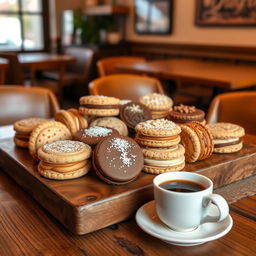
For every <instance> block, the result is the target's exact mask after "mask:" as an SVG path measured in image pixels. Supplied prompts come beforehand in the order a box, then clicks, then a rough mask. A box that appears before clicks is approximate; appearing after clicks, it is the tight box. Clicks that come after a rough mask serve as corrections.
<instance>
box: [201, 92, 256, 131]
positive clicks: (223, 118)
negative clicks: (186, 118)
mask: <svg viewBox="0 0 256 256" xmlns="http://www.w3.org/2000/svg"><path fill="white" fill-rule="evenodd" d="M255 109H256V92H255V91H241V92H230V93H224V94H220V95H217V96H216V97H215V98H214V99H213V101H212V102H211V105H210V108H209V111H208V114H207V118H206V121H207V122H208V123H216V122H230V123H235V124H238V125H241V126H242V127H244V129H245V132H246V133H249V134H255V135H256V125H255V120H256V111H255Z"/></svg>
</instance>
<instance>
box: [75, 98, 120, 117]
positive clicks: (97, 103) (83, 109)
mask: <svg viewBox="0 0 256 256" xmlns="http://www.w3.org/2000/svg"><path fill="white" fill-rule="evenodd" d="M119 107H120V99H117V98H114V97H107V96H100V95H95V96H92V95H91V96H84V97H81V98H80V107H79V111H80V113H82V114H83V115H93V116H117V115H118V114H119Z"/></svg>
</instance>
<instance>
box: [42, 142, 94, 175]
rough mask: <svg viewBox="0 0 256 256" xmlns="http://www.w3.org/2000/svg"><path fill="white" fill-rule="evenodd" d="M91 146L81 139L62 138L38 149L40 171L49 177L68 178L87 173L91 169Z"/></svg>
mask: <svg viewBox="0 0 256 256" xmlns="http://www.w3.org/2000/svg"><path fill="white" fill-rule="evenodd" d="M90 156H91V148H90V146H88V145H86V144H85V143H83V142H80V141H72V140H60V141H56V142H53V143H49V144H45V145H43V146H42V147H40V148H39V149H38V157H39V159H40V160H41V161H40V163H39V165H38V171H39V173H40V174H41V175H42V176H44V177H46V178H49V179H55V180H67V179H74V178H78V177H81V176H83V175H85V174H86V173H87V172H88V171H89V169H90V162H89V161H88V160H87V159H88V158H89V157H90Z"/></svg>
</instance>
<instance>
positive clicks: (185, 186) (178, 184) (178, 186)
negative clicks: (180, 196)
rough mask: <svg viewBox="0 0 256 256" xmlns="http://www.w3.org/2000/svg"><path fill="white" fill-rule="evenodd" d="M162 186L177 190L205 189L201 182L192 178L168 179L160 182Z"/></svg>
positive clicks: (192, 190)
mask: <svg viewBox="0 0 256 256" xmlns="http://www.w3.org/2000/svg"><path fill="white" fill-rule="evenodd" d="M159 186H160V187H161V188H164V189H166V190H170V191H175V192H184V193H189V192H197V191H201V190H204V189H205V187H204V186H203V185H201V184H200V183H197V182H194V181H190V180H167V181H164V182H162V183H160V184H159Z"/></svg>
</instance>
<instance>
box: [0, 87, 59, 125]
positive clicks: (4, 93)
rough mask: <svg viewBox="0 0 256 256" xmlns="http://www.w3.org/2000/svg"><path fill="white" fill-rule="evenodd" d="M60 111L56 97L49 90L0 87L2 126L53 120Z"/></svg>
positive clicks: (0, 123) (0, 119) (0, 118)
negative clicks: (27, 119) (30, 119)
mask: <svg viewBox="0 0 256 256" xmlns="http://www.w3.org/2000/svg"><path fill="white" fill-rule="evenodd" d="M58 110H59V103H58V101H57V99H56V97H55V95H54V94H53V93H52V92H51V91H50V90H48V89H44V88H37V87H24V86H0V125H8V124H13V123H14V122H15V121H17V120H20V119H24V118H29V117H42V118H52V117H54V115H55V114H56V112H57V111H58Z"/></svg>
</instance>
